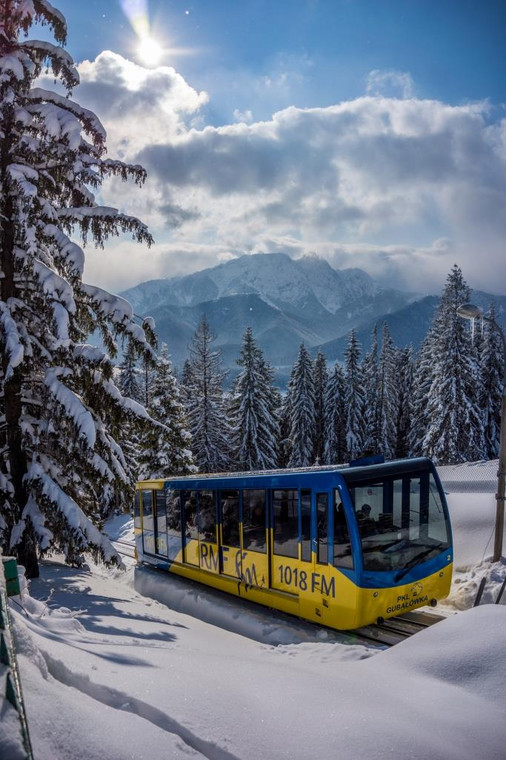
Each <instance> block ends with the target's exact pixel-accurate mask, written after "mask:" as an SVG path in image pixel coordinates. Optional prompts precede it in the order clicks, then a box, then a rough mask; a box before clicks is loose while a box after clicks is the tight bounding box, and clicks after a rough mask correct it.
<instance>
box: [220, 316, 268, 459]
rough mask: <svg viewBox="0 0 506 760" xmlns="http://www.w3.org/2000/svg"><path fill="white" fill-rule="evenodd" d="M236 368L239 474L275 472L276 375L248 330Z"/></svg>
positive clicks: (235, 424) (232, 407) (233, 408)
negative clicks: (274, 376)
mask: <svg viewBox="0 0 506 760" xmlns="http://www.w3.org/2000/svg"><path fill="white" fill-rule="evenodd" d="M237 364H238V365H239V366H240V367H242V371H241V373H240V374H239V376H238V377H237V380H236V382H235V384H234V390H233V393H232V400H231V405H230V417H231V423H232V427H233V460H234V464H235V465H236V466H237V467H238V469H239V470H264V469H272V468H274V467H276V465H277V439H278V437H279V421H278V419H277V414H276V409H275V401H274V395H273V393H274V391H273V387H272V380H273V371H272V368H271V367H270V366H269V365H268V364H267V363H266V362H265V360H264V357H263V354H262V351H261V350H260V349H259V348H258V346H257V345H256V342H255V339H254V338H253V332H252V330H251V328H250V327H248V328H247V330H246V332H245V334H244V337H243V345H242V349H241V355H240V357H239V359H238V360H237Z"/></svg>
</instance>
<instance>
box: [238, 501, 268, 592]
mask: <svg viewBox="0 0 506 760" xmlns="http://www.w3.org/2000/svg"><path fill="white" fill-rule="evenodd" d="M267 495H268V492H267V491H265V490H259V489H252V488H245V489H244V491H243V492H242V523H241V544H242V553H241V578H242V580H243V581H244V583H246V584H247V585H248V586H259V587H260V588H265V587H268V585H269V560H268V554H267V514H268V509H267V504H268V502H267Z"/></svg>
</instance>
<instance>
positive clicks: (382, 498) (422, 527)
mask: <svg viewBox="0 0 506 760" xmlns="http://www.w3.org/2000/svg"><path fill="white" fill-rule="evenodd" d="M350 493H351V498H352V503H353V508H354V510H355V515H356V518H357V523H358V526H359V533H360V538H361V544H362V555H363V566H364V569H365V570H390V571H391V570H398V573H397V575H396V578H395V579H396V580H400V579H401V578H402V576H403V574H404V572H407V570H409V568H411V567H413V566H414V565H417V564H419V563H421V562H425V561H427V560H428V559H431V558H432V557H435V556H436V555H438V554H440V553H441V552H442V551H445V550H447V549H448V548H449V545H450V529H449V524H448V521H447V519H446V517H445V512H444V509H443V504H442V501H441V496H440V493H439V490H438V487H437V485H436V482H435V480H434V478H433V476H432V474H431V473H429V472H425V473H416V475H409V474H407V475H403V476H402V477H398V478H386V479H381V481H378V482H376V483H374V482H371V483H367V484H364V485H361V484H359V483H357V484H355V485H354V486H352V487H350Z"/></svg>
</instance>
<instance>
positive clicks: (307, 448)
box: [288, 343, 316, 467]
mask: <svg viewBox="0 0 506 760" xmlns="http://www.w3.org/2000/svg"><path fill="white" fill-rule="evenodd" d="M288 394H289V397H290V433H289V441H290V459H289V460H288V467H306V466H307V465H311V464H313V459H312V456H313V447H314V437H315V430H316V424H315V387H314V368H313V362H312V360H311V357H310V355H309V351H308V350H307V348H306V347H305V345H304V343H302V344H301V346H300V349H299V355H298V357H297V360H296V362H295V364H294V366H293V368H292V373H291V376H290V383H289V387H288Z"/></svg>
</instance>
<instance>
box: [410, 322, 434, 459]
mask: <svg viewBox="0 0 506 760" xmlns="http://www.w3.org/2000/svg"><path fill="white" fill-rule="evenodd" d="M433 343H434V336H433V329H432V328H431V329H429V331H428V333H427V335H426V336H425V338H424V340H423V342H422V345H421V347H420V351H419V354H418V358H417V360H416V362H415V366H414V370H413V393H412V402H411V425H410V429H409V433H408V441H409V452H410V456H414V457H421V456H424V455H425V449H424V440H425V436H426V434H427V429H428V424H429V420H428V417H427V403H428V399H429V393H430V389H431V385H432V371H433V361H432V350H433Z"/></svg>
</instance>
